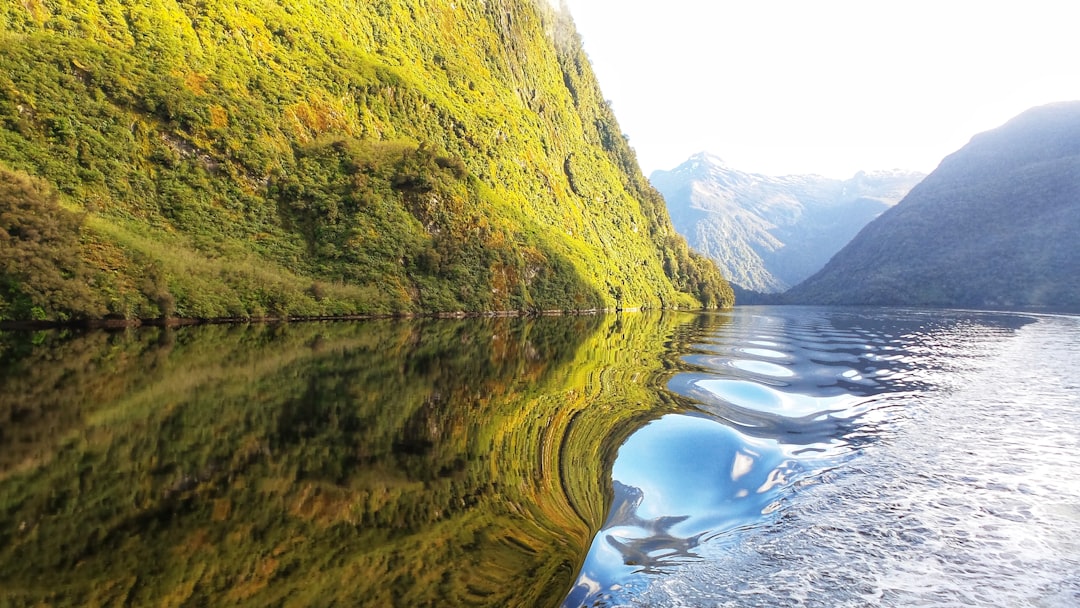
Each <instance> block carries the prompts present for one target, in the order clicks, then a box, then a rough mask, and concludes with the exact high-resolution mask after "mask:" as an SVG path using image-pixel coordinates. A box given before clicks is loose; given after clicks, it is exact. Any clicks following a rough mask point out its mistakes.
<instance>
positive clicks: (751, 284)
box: [650, 153, 923, 293]
mask: <svg viewBox="0 0 1080 608" xmlns="http://www.w3.org/2000/svg"><path fill="white" fill-rule="evenodd" d="M922 178H923V175H922V174H920V173H912V172H901V171H886V172H874V173H865V172H859V173H858V174H856V175H855V176H854V177H852V178H851V179H848V180H838V179H829V178H826V177H822V176H820V175H788V176H783V177H773V176H768V175H759V174H756V173H746V172H743V171H739V170H737V169H733V168H731V167H728V166H727V165H726V164H724V162H723V161H722V160H720V159H719V158H717V157H715V156H712V155H710V154H707V153H700V154H696V155H694V156H692V157H690V159H689V160H687V161H686V162H684V163H683V164H681V165H679V166H678V167H676V168H675V169H673V170H671V171H656V172H654V173H653V174H652V176H651V178H650V180H651V181H652V183H653V186H655V187H656V189H657V190H659V191H660V192H661V193H662V194H663V195H664V198H665V199H667V204H668V211H669V213H670V214H671V219H672V222H673V223H674V225H675V229H676V230H678V231H679V233H680V234H682V235H683V236H685V237H686V238H687V240H688V241H689V242H690V245H691V247H693V248H695V249H697V250H698V251H700V252H702V253H704V254H705V255H707V256H709V257H711V258H712V259H713V260H715V261H716V262H717V263H718V264H719V265H720V268H721V270H722V271H723V272H724V275H725V276H726V277H727V278H728V280H729V281H731V283H732V284H734V285H738V286H739V287H742V288H744V289H750V290H754V291H758V292H764V293H772V292H780V291H783V290H785V289H787V288H788V287H790V286H792V285H795V284H796V283H798V282H799V281H802V280H803V279H805V278H806V277H808V276H810V275H811V274H813V273H814V272H816V271H817V270H819V269H820V268H821V267H822V266H824V265H825V262H827V261H828V260H829V258H830V257H831V256H832V255H833V254H834V253H836V252H837V251H839V249H840V248H841V247H843V246H844V244H845V243H847V242H848V241H849V240H851V238H852V237H854V236H855V234H856V233H858V232H859V229H861V228H862V227H863V226H865V225H866V224H867V222H869V221H870V220H872V219H874V218H875V217H877V216H878V215H879V214H881V213H882V212H883V211H885V210H886V209H888V208H889V207H890V206H892V205H894V204H896V202H897V201H899V200H900V199H901V198H902V197H903V196H904V195H905V194H907V192H908V191H909V190H910V189H911V188H912V186H914V185H915V184H917V183H918V182H919V180H921V179H922Z"/></svg>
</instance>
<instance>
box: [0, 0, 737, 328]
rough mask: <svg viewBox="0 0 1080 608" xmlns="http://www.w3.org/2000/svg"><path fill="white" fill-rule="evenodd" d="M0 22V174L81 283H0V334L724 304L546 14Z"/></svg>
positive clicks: (335, 7)
mask: <svg viewBox="0 0 1080 608" xmlns="http://www.w3.org/2000/svg"><path fill="white" fill-rule="evenodd" d="M0 27H2V28H3V31H2V32H0V172H3V173H4V175H5V176H8V178H9V181H25V180H28V179H29V180H38V181H37V182H36V185H35V186H34V189H36V190H38V191H42V192H44V194H43V195H42V197H41V198H42V200H43V201H48V200H49V199H50V198H54V197H53V196H52V194H51V193H55V194H56V195H58V200H59V202H60V204H59V205H56V204H45V203H42V204H41V205H39V210H38V214H39V215H47V216H64V217H67V216H69V215H70V214H75V215H76V218H75V219H76V220H81V223H80V222H79V221H76V222H72V221H69V219H70V218H69V219H61V220H57V222H56V223H58V224H60V225H64V226H72V225H74V226H76V228H75V230H77V238H76V239H75V241H76V244H75V245H73V247H75V251H76V254H77V257H78V258H79V259H81V260H82V262H83V263H84V264H85V266H84V267H80V268H65V269H63V273H64V274H65V276H66V277H69V278H70V277H74V276H76V275H78V276H84V275H85V277H86V278H85V280H81V281H80V283H82V284H84V285H89V286H90V287H91V290H90V292H89V293H88V294H87V293H82V292H80V293H79V294H76V295H77V297H73V296H71V295H70V294H63V293H60V292H55V291H53V292H49V293H47V294H45V295H41V294H40V293H38V292H37V291H35V289H34V288H33V282H34V281H35V278H34V277H33V276H26V275H25V274H23V275H18V274H17V273H16V274H12V273H8V272H6V271H5V274H4V277H3V278H4V282H3V283H0V288H2V290H0V319H27V318H38V319H60V320H64V319H79V318H95V317H99V316H105V315H107V316H113V317H122V318H140V317H141V318H148V317H158V316H180V317H203V318H205V317H259V316H265V315H294V316H295V315H326V314H354V313H400V312H422V311H451V310H469V311H482V310H548V309H561V310H569V309H589V308H611V307H616V306H620V305H621V306H626V307H636V306H642V307H660V306H679V307H700V306H708V307H712V306H724V305H730V304H731V301H732V296H731V291H730V289H729V288H728V286H727V284H726V283H725V282H724V280H723V279H722V278H721V277H720V276H719V274H718V271H717V270H716V269H715V267H714V266H713V265H712V264H711V263H710V262H708V261H706V260H704V259H703V258H701V257H699V256H697V255H695V254H693V253H692V252H690V251H689V250H688V249H687V246H686V243H685V241H684V240H683V239H682V238H681V237H679V236H678V235H677V234H676V233H675V232H674V230H673V229H672V227H671V224H670V220H669V218H668V216H667V211H666V209H665V208H664V205H663V200H662V198H661V197H660V196H659V195H658V194H657V193H656V192H655V191H654V190H652V189H651V187H650V186H648V183H647V182H646V180H645V179H644V177H643V176H642V175H641V173H640V170H639V169H638V167H637V163H636V159H635V157H634V154H633V151H632V150H631V149H630V148H629V146H628V145H627V143H626V141H625V139H624V138H623V136H622V135H621V132H620V129H619V127H618V124H617V123H616V121H615V118H614V116H613V114H612V112H611V109H610V107H609V106H608V105H607V104H606V103H605V102H604V100H603V97H602V95H601V93H600V90H599V88H598V86H597V84H596V80H595V77H594V75H593V73H592V70H591V67H590V65H589V63H588V60H587V58H586V56H585V55H584V53H583V51H582V48H581V44H580V40H579V39H578V37H577V34H576V33H575V31H574V27H573V24H572V22H571V21H570V19H569V17H568V16H565V15H562V14H559V13H557V12H555V11H554V10H553V9H552V8H551V7H550V6H548V4H547V3H546V2H534V1H532V0H489V1H487V2H484V1H481V0H460V1H458V2H453V3H450V2H418V1H413V2H402V1H390V0H382V1H373V2H361V3H352V2H346V3H343V4H338V3H331V4H329V5H326V4H323V3H318V2H314V1H311V0H298V1H296V2H288V3H276V2H265V1H259V0H230V1H228V2H225V1H223V0H205V1H202V2H197V3H196V2H176V1H173V0H150V1H148V2H133V1H129V0H115V1H109V2H90V1H86V0H57V1H54V2H48V3H45V2H40V1H37V0H31V1H28V2H19V3H8V4H6V5H4V6H3V7H0ZM9 198H10V197H8V198H4V197H0V216H2V215H3V214H5V213H6V210H7V208H8V207H14V206H15V205H14V203H12V202H11V201H10V200H8V199H9ZM0 228H3V229H5V230H0V237H5V238H6V241H5V244H6V245H5V246H7V247H8V249H9V250H15V249H18V248H20V247H22V246H23V245H25V243H26V241H27V240H30V241H33V238H32V237H27V236H26V235H23V234H19V233H18V231H14V233H12V234H8V235H5V234H4V233H5V231H6V232H9V233H11V232H12V231H11V230H8V228H9V226H8V225H7V223H5V224H3V225H0ZM70 241H71V239H70V238H64V239H60V241H58V242H64V243H67V244H68V245H69V246H70ZM31 249H33V247H31ZM40 249H41V247H38V248H37V250H40ZM38 291H40V290H38Z"/></svg>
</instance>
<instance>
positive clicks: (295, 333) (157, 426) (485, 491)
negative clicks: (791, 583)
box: [0, 313, 726, 606]
mask: <svg viewBox="0 0 1080 608" xmlns="http://www.w3.org/2000/svg"><path fill="white" fill-rule="evenodd" d="M690 321H694V322H696V323H710V324H719V323H724V322H726V317H723V316H719V315H701V316H698V317H688V316H684V315H682V314H679V315H678V316H673V315H672V313H668V314H666V315H664V316H661V315H659V314H636V315H629V316H626V317H625V318H623V317H622V316H621V315H620V316H619V317H616V316H594V315H586V316H563V317H540V318H537V319H502V318H500V319H471V320H465V321H458V320H435V321H391V320H378V321H371V322H367V323H294V324H280V325H265V324H257V325H250V326H247V325H240V324H236V325H213V326H200V327H185V328H178V329H171V328H156V327H154V328H143V329H139V330H128V331H126V332H119V333H106V332H101V331H95V332H89V333H85V334H68V333H57V332H56V331H44V332H39V333H36V334H30V333H25V332H24V333H13V334H7V335H4V334H2V333H0V386H3V388H4V390H3V391H0V446H2V447H3V449H0V605H5V606H7V605H12V606H22V605H50V606H115V605H121V604H130V605H139V606H165V605H167V606H181V605H236V606H332V605H349V606H355V605H364V606H433V605H439V606H544V605H552V606H554V605H558V604H559V603H560V602H561V600H562V598H563V597H564V596H565V594H566V592H567V590H568V589H569V588H570V586H571V585H572V584H573V581H574V578H575V569H576V568H577V566H578V565H579V564H580V563H581V561H582V559H583V558H584V555H585V553H586V551H587V550H588V548H589V544H590V541H591V539H592V535H593V534H594V533H595V532H596V530H597V529H598V528H599V527H600V525H601V524H602V523H603V521H604V517H605V515H606V512H607V509H608V508H609V507H610V504H611V494H610V492H611V489H610V487H609V485H608V482H605V478H606V472H608V471H610V468H611V466H612V463H613V461H614V458H615V455H616V452H617V450H618V448H619V446H620V445H621V444H622V443H623V441H624V440H625V438H626V437H627V436H628V435H629V434H630V433H631V432H633V431H634V430H635V429H636V428H638V427H639V426H640V425H641V424H644V423H645V422H647V421H648V420H651V419H652V418H654V417H656V416H659V415H662V414H663V413H665V412H670V411H676V410H678V409H680V407H681V406H680V404H679V403H677V402H676V401H675V400H674V399H673V397H672V396H671V395H669V394H668V393H665V392H664V391H662V389H661V388H660V387H661V386H662V381H663V380H665V379H666V378H665V376H664V374H665V373H667V369H666V366H671V365H676V364H677V362H676V361H672V360H670V359H666V358H665V352H668V351H666V349H667V348H668V345H669V344H670V342H671V341H672V340H681V339H687V338H686V335H687V334H688V332H692V331H697V329H696V328H694V327H691V326H690V325H689V324H688V322H690Z"/></svg>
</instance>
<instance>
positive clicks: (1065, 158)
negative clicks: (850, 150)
mask: <svg viewBox="0 0 1080 608" xmlns="http://www.w3.org/2000/svg"><path fill="white" fill-rule="evenodd" d="M1078 234H1080V102H1066V103H1057V104H1051V105H1047V106H1041V107H1038V108H1033V109H1031V110H1028V111H1027V112H1024V113H1023V114H1021V115H1020V116H1018V117H1016V118H1014V119H1013V120H1011V121H1009V122H1008V123H1006V124H1005V125H1003V126H1001V127H999V128H997V129H994V130H992V131H988V132H985V133H982V134H979V135H976V136H975V137H974V138H972V140H971V142H970V143H968V144H967V145H966V146H964V147H963V148H961V149H960V150H959V151H957V152H955V153H953V154H952V155H950V156H948V157H947V158H945V160H944V161H942V163H941V165H940V166H939V167H938V168H937V169H936V170H935V171H934V172H933V173H931V174H930V175H929V176H928V177H927V178H926V179H925V180H923V181H922V183H920V184H919V185H918V186H916V187H915V188H914V189H913V190H912V191H911V193H910V194H908V196H907V197H905V198H904V200H903V201H901V202H900V203H899V204H897V205H896V206H895V207H893V208H892V209H890V210H889V211H886V212H885V213H883V214H882V215H881V216H880V217H878V218H877V219H876V220H874V221H873V222H871V223H870V224H868V225H867V226H866V228H864V229H863V230H862V231H861V232H860V233H859V234H858V236H856V237H855V239H854V240H852V242H851V243H850V244H849V245H848V246H847V247H845V248H844V249H843V250H841V251H840V252H839V253H837V254H836V256H835V257H833V259H832V260H831V261H830V262H829V264H828V265H826V266H825V268H824V269H822V270H821V272H819V273H817V274H816V275H815V276H813V277H811V278H810V279H808V280H807V281H805V282H804V283H802V284H800V285H798V286H796V287H795V288H794V289H792V290H791V291H789V292H788V293H787V294H786V295H785V298H786V299H787V300H789V301H792V302H800V303H810V302H812V303H830V304H899V305H933V306H957V307H1025V308H1026V307H1037V308H1050V309H1057V310H1080V241H1078V240H1077V235H1078Z"/></svg>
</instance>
